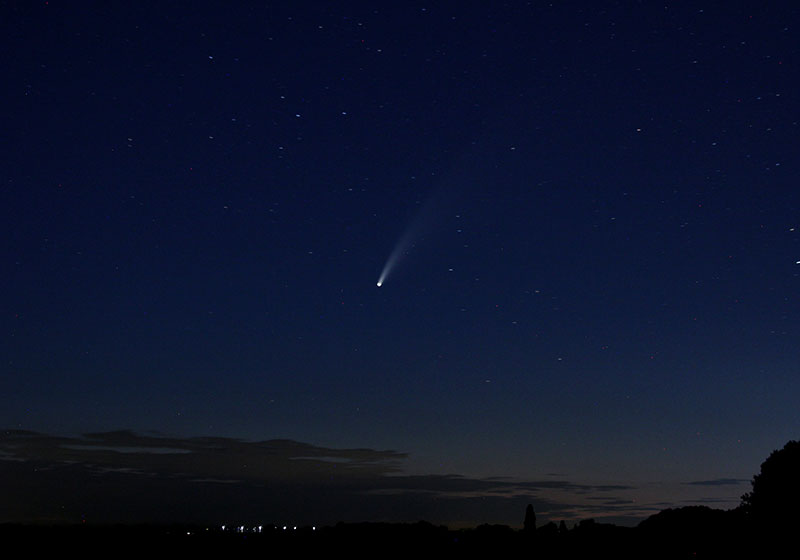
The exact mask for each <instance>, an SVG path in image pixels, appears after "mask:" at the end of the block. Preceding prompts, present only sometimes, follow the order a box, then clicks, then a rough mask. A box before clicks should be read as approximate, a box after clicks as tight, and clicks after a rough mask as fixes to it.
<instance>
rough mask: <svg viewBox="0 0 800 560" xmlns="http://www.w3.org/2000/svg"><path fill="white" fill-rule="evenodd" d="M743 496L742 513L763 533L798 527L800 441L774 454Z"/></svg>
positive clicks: (790, 443)
mask: <svg viewBox="0 0 800 560" xmlns="http://www.w3.org/2000/svg"><path fill="white" fill-rule="evenodd" d="M752 485H753V490H752V491H751V492H748V493H747V494H745V495H744V496H742V509H743V510H744V512H745V514H746V515H747V516H748V517H749V518H750V519H751V520H752V521H753V522H754V523H755V524H756V525H757V526H758V527H759V528H760V529H761V530H766V529H772V530H785V529H787V528H789V527H793V526H796V524H797V516H798V514H797V511H798V507H800V441H790V442H788V443H787V444H786V445H785V446H784V447H783V449H780V450H776V451H773V452H772V453H771V454H770V456H769V457H767V460H766V461H764V462H763V463H761V472H760V473H759V474H757V475H755V476H754V477H753V482H752Z"/></svg>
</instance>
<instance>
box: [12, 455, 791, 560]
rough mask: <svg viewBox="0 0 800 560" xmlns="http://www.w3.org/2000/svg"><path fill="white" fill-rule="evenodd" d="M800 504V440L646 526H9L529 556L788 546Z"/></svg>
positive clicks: (51, 546)
mask: <svg viewBox="0 0 800 560" xmlns="http://www.w3.org/2000/svg"><path fill="white" fill-rule="evenodd" d="M798 505H800V442H797V441H790V442H788V443H787V444H786V445H785V446H784V447H783V448H782V449H780V450H777V451H774V452H773V453H772V454H771V455H770V456H769V457H768V458H767V459H766V460H765V461H764V462H763V463H762V465H761V470H760V472H759V473H758V474H756V475H755V476H754V477H753V480H752V491H751V492H748V493H747V494H745V495H744V496H742V500H741V504H740V505H739V507H737V508H735V509H732V510H718V509H712V508H710V507H706V506H688V507H682V508H677V509H667V510H664V511H661V512H659V513H657V514H655V515H652V516H650V517H648V518H647V519H645V520H643V521H642V522H641V523H639V525H638V526H636V527H620V526H616V525H613V524H608V523H600V522H597V521H595V520H593V519H587V520H583V521H581V522H579V523H578V524H576V525H575V526H573V527H572V528H567V526H566V524H565V523H564V522H563V521H561V522H560V523H559V524H556V523H554V522H550V523H547V524H545V525H543V526H541V527H537V526H536V514H535V512H534V508H533V506H532V505H529V506H528V507H527V508H526V511H525V512H524V518H523V529H522V530H517V529H513V528H511V527H509V526H507V525H480V526H478V527H475V528H474V529H462V530H450V529H448V528H447V527H444V526H436V525H433V524H431V523H427V522H425V521H420V522H418V523H412V524H403V523H339V524H337V525H335V526H333V527H321V528H311V527H301V528H297V529H294V528H291V529H290V530H286V528H283V527H264V528H262V530H261V531H260V532H258V531H254V530H252V529H251V530H242V531H240V530H237V529H231V528H227V529H222V528H221V527H217V528H207V527H195V526H182V525H170V526H156V525H139V526H136V525H116V526H102V525H96V526H86V525H81V526H50V527H45V526H32V525H15V524H5V525H0V539H2V541H3V542H4V543H5V544H6V548H7V549H9V547H11V546H13V544H14V543H21V544H24V545H25V549H24V550H25V552H26V554H28V555H30V554H33V555H36V553H37V552H41V553H49V552H53V551H58V552H61V553H63V552H64V551H66V550H76V551H80V552H81V553H82V554H83V555H84V556H86V555H90V556H94V555H98V556H99V555H104V556H109V555H119V554H124V555H125V556H129V557H133V556H138V555H143V554H152V553H153V552H159V553H176V554H183V555H185V554H193V553H202V554H205V555H209V554H213V555H216V554H220V555H225V556H226V557H229V556H231V555H232V554H246V555H248V556H250V555H266V554H269V555H272V554H323V553H330V552H332V551H342V552H344V553H346V554H347V555H348V556H355V557H366V556H369V557H372V558H381V557H387V556H388V557H396V556H405V555H411V554H419V553H420V552H425V553H426V555H428V554H431V553H433V554H447V555H448V557H453V558H458V557H468V558H472V557H489V558H495V557H514V556H516V557H519V558H523V557H527V558H579V557H595V556H600V557H604V556H605V555H611V556H613V557H615V558H722V557H735V558H751V557H753V558H755V557H758V558H761V557H765V556H771V555H772V554H771V552H772V551H775V552H776V553H779V551H784V552H785V546H786V545H787V544H791V543H792V542H793V533H792V531H791V529H793V528H795V527H797V525H798V521H800V519H798V518H799V517H800V514H798Z"/></svg>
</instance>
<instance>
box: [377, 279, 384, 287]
mask: <svg viewBox="0 0 800 560" xmlns="http://www.w3.org/2000/svg"><path fill="white" fill-rule="evenodd" d="M377 285H378V287H379V288H380V287H381V286H383V282H381V281H380V280H378V284H377Z"/></svg>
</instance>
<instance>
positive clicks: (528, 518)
mask: <svg viewBox="0 0 800 560" xmlns="http://www.w3.org/2000/svg"><path fill="white" fill-rule="evenodd" d="M522 526H523V528H524V530H525V531H526V532H531V531H535V530H536V514H535V513H534V511H533V505H532V504H528V507H527V508H525V521H524V522H523V524H522Z"/></svg>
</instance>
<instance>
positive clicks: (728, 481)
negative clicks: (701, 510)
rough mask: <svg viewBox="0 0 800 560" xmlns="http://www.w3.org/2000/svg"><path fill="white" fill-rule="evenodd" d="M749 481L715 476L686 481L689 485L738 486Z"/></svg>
mask: <svg viewBox="0 0 800 560" xmlns="http://www.w3.org/2000/svg"><path fill="white" fill-rule="evenodd" d="M748 482H750V481H749V480H745V479H742V478H715V479H713V480H695V481H693V482H686V483H684V484H688V485H689V486H738V485H740V484H746V483H748Z"/></svg>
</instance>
